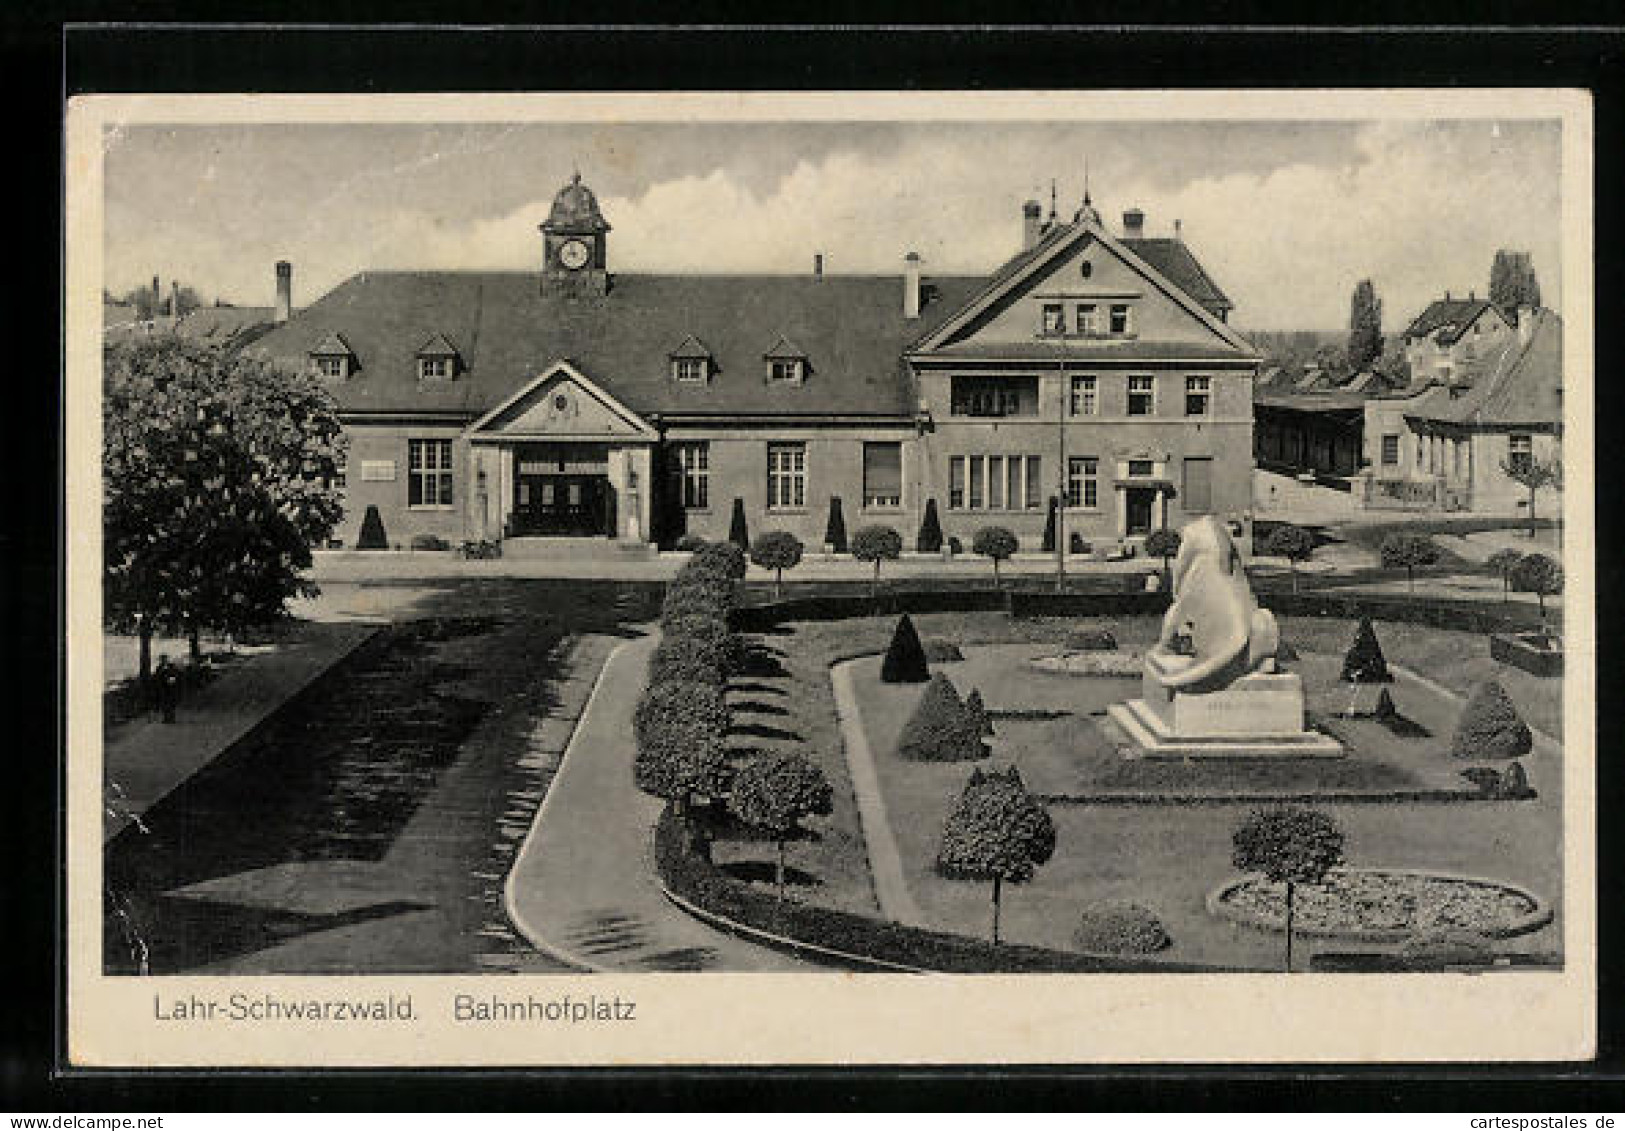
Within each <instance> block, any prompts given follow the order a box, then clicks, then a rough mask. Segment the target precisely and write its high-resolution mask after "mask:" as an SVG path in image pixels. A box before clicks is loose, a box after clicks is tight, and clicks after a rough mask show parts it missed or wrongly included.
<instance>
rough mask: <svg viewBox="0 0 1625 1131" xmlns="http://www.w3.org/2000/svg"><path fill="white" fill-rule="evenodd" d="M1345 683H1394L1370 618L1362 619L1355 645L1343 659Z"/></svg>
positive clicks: (1350, 647)
mask: <svg viewBox="0 0 1625 1131" xmlns="http://www.w3.org/2000/svg"><path fill="white" fill-rule="evenodd" d="M1342 680H1343V682H1344V683H1392V682H1394V677H1393V676H1392V675H1390V674H1389V672H1388V661H1387V660H1386V659H1384V658H1383V654H1382V645H1380V644H1378V643H1377V633H1376V630H1375V629H1373V628H1372V627H1371V618H1370V617H1361V618H1360V627H1359V628H1358V629H1357V630H1356V631H1355V633H1354V643H1353V644H1351V645H1349V650H1348V654H1347V655H1345V656H1344V657H1343V675H1342Z"/></svg>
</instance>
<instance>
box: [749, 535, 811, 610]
mask: <svg viewBox="0 0 1625 1131" xmlns="http://www.w3.org/2000/svg"><path fill="white" fill-rule="evenodd" d="M802 549H803V547H802V545H801V539H800V538H797V537H796V536H795V535H794V534H791V533H790V532H789V531H788V530H769V531H768V532H767V533H765V534H760V535H758V536H757V538H756V541H754V542H752V543H751V547H750V560H751V561H753V562H755V563H756V564H757V565H758V566H760V567H761V568H763V569H770V570H772V571H773V596H774V597H775V598H778V597H782V596H783V595H784V571H785V570H787V569H795V568H796V566H798V565H800V564H801V553H802Z"/></svg>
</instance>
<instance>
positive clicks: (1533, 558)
mask: <svg viewBox="0 0 1625 1131" xmlns="http://www.w3.org/2000/svg"><path fill="white" fill-rule="evenodd" d="M1511 582H1512V588H1513V590H1514V591H1516V592H1518V593H1533V594H1534V595H1535V600H1537V601H1538V602H1539V603H1540V619H1541V620H1542V621H1544V620H1545V619H1546V598H1548V597H1555V596H1556V595H1557V594H1559V593H1561V592H1563V567H1562V566H1560V565H1558V564H1557V561H1556V559H1555V558H1552V557H1550V556H1548V555H1546V554H1526V555H1524V557H1522V558H1520V559H1519V560H1518V564H1517V565H1515V566H1513V567H1512V573H1511Z"/></svg>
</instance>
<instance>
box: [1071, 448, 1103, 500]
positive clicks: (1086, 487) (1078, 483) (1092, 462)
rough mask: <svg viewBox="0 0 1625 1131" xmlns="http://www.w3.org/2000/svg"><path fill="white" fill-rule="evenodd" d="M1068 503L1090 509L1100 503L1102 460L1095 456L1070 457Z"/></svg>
mask: <svg viewBox="0 0 1625 1131" xmlns="http://www.w3.org/2000/svg"><path fill="white" fill-rule="evenodd" d="M1066 505H1067V506H1069V507H1087V508H1090V509H1093V508H1095V507H1098V506H1099V505H1100V460H1098V459H1097V458H1095V457H1094V456H1070V457H1068V459H1067V461H1066Z"/></svg>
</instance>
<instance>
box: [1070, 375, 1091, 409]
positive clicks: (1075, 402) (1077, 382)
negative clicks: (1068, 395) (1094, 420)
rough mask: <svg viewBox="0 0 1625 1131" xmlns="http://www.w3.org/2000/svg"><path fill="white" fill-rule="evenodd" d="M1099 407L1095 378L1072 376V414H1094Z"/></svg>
mask: <svg viewBox="0 0 1625 1131" xmlns="http://www.w3.org/2000/svg"><path fill="white" fill-rule="evenodd" d="M1096 408H1097V401H1096V382H1095V378H1093V377H1088V376H1078V377H1073V378H1072V415H1073V416H1093V415H1095V412H1096Z"/></svg>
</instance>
